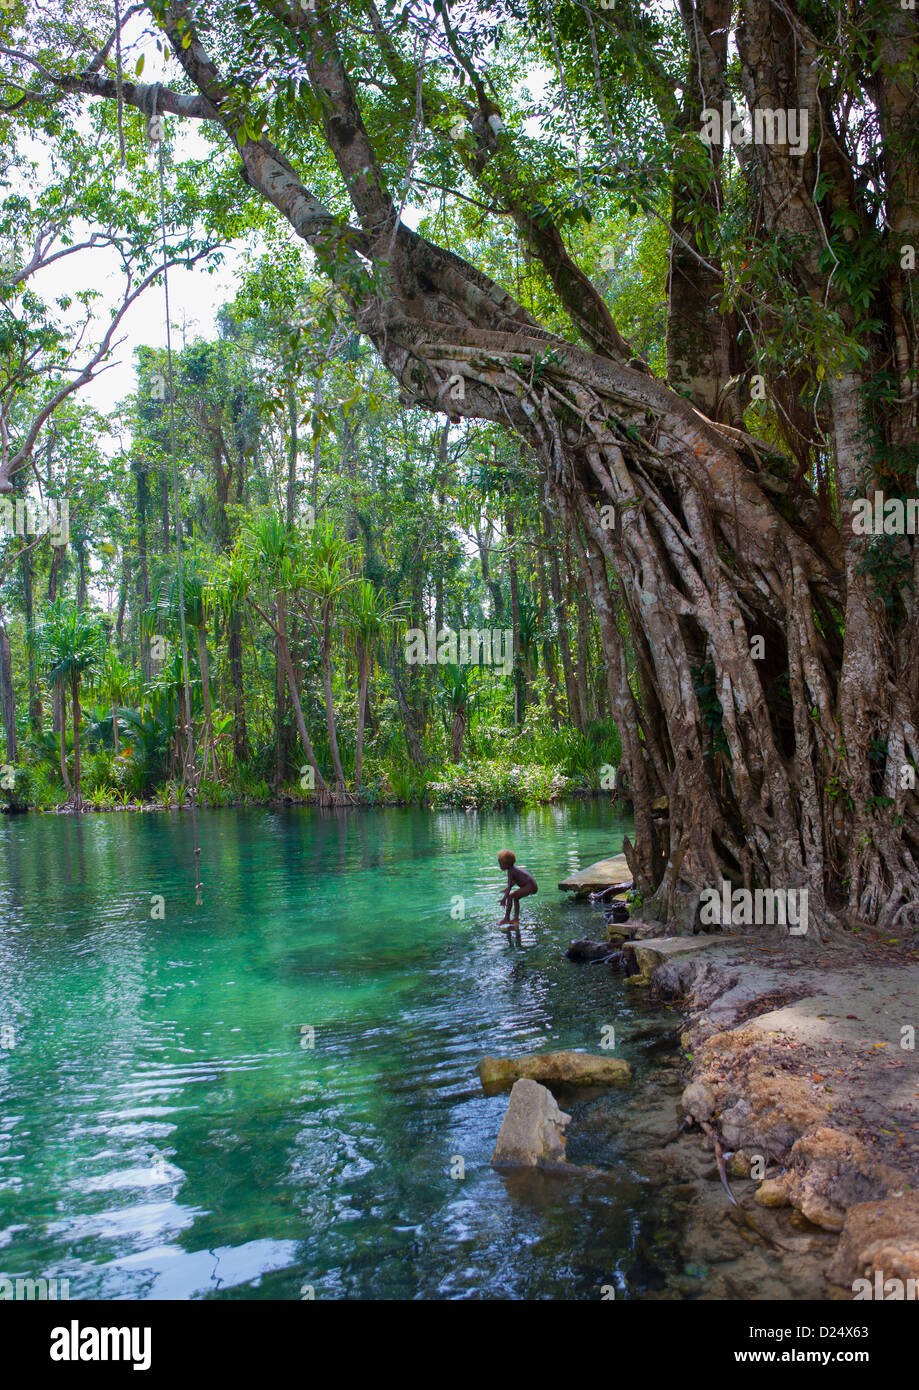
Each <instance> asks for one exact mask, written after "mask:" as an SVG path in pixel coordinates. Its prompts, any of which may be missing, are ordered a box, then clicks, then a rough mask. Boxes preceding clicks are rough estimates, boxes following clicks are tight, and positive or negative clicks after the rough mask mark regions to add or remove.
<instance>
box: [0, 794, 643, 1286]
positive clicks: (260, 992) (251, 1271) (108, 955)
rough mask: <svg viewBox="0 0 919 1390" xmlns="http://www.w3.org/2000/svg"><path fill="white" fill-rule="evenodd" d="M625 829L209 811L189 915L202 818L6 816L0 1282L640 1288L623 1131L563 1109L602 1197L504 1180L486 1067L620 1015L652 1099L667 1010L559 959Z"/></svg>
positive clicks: (0, 916)
mask: <svg viewBox="0 0 919 1390" xmlns="http://www.w3.org/2000/svg"><path fill="white" fill-rule="evenodd" d="M629 828H630V827H629V826H628V825H625V824H623V823H620V822H616V821H614V820H612V819H611V816H610V810H609V807H608V805H600V804H591V805H584V806H572V807H567V808H543V809H539V810H536V811H532V812H528V813H524V814H521V815H517V814H513V813H508V814H468V815H463V814H456V813H450V814H433V813H428V812H421V811H417V812H416V811H406V810H392V811H380V812H357V811H353V812H343V813H330V814H323V813H320V812H317V811H312V810H304V809H299V808H293V809H290V810H288V811H271V810H253V811H235V810H234V811H219V812H208V813H204V814H202V816H201V817H200V836H201V844H202V849H203V860H202V863H203V873H202V877H203V879H204V883H205V893H204V906H203V907H202V908H197V909H196V908H195V906H194V891H193V886H192V885H193V882H194V880H193V876H192V869H191V860H192V853H191V851H192V844H191V830H190V824H189V820H188V817H187V816H183V815H179V814H177V813H176V814H173V815H168V814H164V815H146V814H145V815H132V814H119V815H87V816H85V817H84V818H83V819H82V820H75V819H72V818H69V817H68V818H64V817H52V816H44V817H38V816H28V817H17V818H9V817H4V818H0V1029H3V1028H5V1029H6V1030H7V1031H6V1032H5V1033H0V1038H3V1039H5V1042H6V1046H5V1048H4V1049H3V1050H2V1051H0V1275H3V1276H5V1277H8V1278H16V1277H37V1276H44V1277H45V1278H58V1279H64V1278H66V1279H69V1280H70V1296H71V1297H72V1298H106V1299H108V1298H125V1297H128V1298H146V1297H153V1298H200V1297H237V1298H281V1299H297V1298H301V1297H304V1296H308V1295H309V1291H310V1288H312V1290H313V1292H314V1296H315V1297H316V1298H341V1297H351V1298H355V1297H358V1298H360V1297H363V1298H417V1297H421V1298H479V1297H497V1298H598V1297H599V1296H600V1292H599V1290H600V1286H601V1285H602V1284H613V1285H615V1286H616V1287H617V1289H618V1290H619V1292H617V1296H620V1294H621V1293H622V1292H625V1293H627V1294H631V1295H633V1296H640V1295H641V1293H642V1292H643V1289H644V1288H645V1287H646V1286H647V1282H648V1279H649V1278H650V1279H651V1281H652V1284H653V1282H654V1278H655V1277H656V1273H655V1272H654V1271H652V1273H651V1275H649V1274H648V1272H647V1270H646V1269H645V1266H644V1262H643V1261H642V1260H638V1261H637V1262H636V1248H637V1246H638V1245H639V1244H640V1243H641V1242H640V1232H641V1229H642V1221H643V1220H645V1222H647V1220H653V1214H652V1215H651V1216H649V1214H648V1212H649V1209H648V1201H649V1198H648V1193H647V1185H646V1184H645V1183H644V1182H643V1180H642V1179H641V1177H640V1175H639V1174H637V1173H636V1172H635V1171H633V1165H632V1164H631V1163H630V1162H627V1161H626V1160H625V1159H624V1158H623V1154H622V1152H621V1151H620V1149H619V1148H618V1147H617V1144H618V1142H619V1141H617V1138H616V1132H615V1126H609V1125H604V1126H599V1127H598V1126H597V1125H596V1124H594V1125H593V1126H591V1125H590V1124H589V1123H586V1122H585V1123H581V1121H582V1120H583V1119H584V1117H585V1116H586V1117H587V1118H588V1119H589V1114H590V1105H589V1104H587V1103H584V1104H581V1105H576V1106H575V1108H574V1114H575V1118H574V1121H573V1123H572V1125H571V1127H570V1130H569V1156H570V1157H572V1158H573V1159H575V1161H578V1162H593V1163H599V1164H600V1165H601V1166H603V1167H606V1168H608V1169H609V1170H610V1178H609V1179H608V1180H604V1181H603V1182H601V1183H600V1184H599V1185H598V1184H594V1185H593V1187H591V1186H590V1185H589V1184H585V1183H583V1182H575V1183H570V1182H566V1181H563V1180H559V1179H555V1180H551V1181H549V1180H546V1179H541V1180H536V1181H535V1182H523V1183H522V1182H520V1181H516V1180H510V1179H506V1178H502V1177H499V1176H498V1175H497V1174H496V1173H494V1172H493V1171H492V1169H491V1168H490V1167H489V1157H490V1154H491V1150H492V1148H493V1146H494V1140H495V1136H496V1134H497V1130H498V1128H499V1125H500V1122H501V1118H502V1115H503V1113H504V1109H505V1106H506V1097H502V1096H496V1097H491V1098H487V1097H484V1096H483V1095H482V1094H481V1092H480V1089H479V1086H478V1082H477V1077H476V1071H475V1067H476V1063H477V1061H478V1059H479V1058H480V1057H481V1056H482V1055H483V1054H485V1053H492V1054H494V1053H505V1052H512V1051H518V1050H522V1051H527V1050H530V1051H533V1050H537V1049H549V1048H560V1047H568V1046H576V1047H582V1048H583V1047H586V1048H592V1049H594V1050H599V1045H600V1037H601V1034H600V1030H601V1028H602V1026H603V1025H604V1024H610V1023H612V1024H613V1025H614V1027H615V1028H616V1038H617V1054H616V1055H619V1056H624V1057H627V1058H629V1059H630V1060H631V1061H632V1062H633V1064H634V1066H635V1068H636V1080H637V1082H638V1083H639V1084H640V1078H641V1071H642V1067H643V1066H644V1067H647V1066H648V1065H650V1063H649V1061H648V1059H647V1057H646V1055H645V1054H646V1051H647V1050H648V1049H649V1048H650V1047H652V1046H653V1044H649V1043H648V1042H647V1038H648V1036H649V1032H648V1030H649V1021H653V1018H654V1011H653V1010H652V1009H651V1006H649V1005H647V1004H646V1003H644V1002H636V1001H635V999H634V998H633V997H629V996H630V994H633V992H631V991H627V990H626V989H625V987H624V985H623V982H622V979H621V977H613V976H611V975H610V973H609V972H608V971H607V970H606V969H604V968H601V967H584V966H576V965H573V964H572V963H571V962H569V961H567V960H565V959H564V956H563V951H564V947H565V945H566V944H567V942H568V940H569V939H571V937H573V936H579V935H583V934H584V933H585V931H593V932H596V931H597V930H598V925H599V919H598V916H597V914H596V910H593V909H590V908H587V907H585V906H583V905H580V906H578V905H575V904H573V903H571V902H569V901H568V900H567V899H565V898H564V896H563V895H562V894H560V893H559V892H558V890H557V887H556V885H557V882H558V880H559V879H560V878H562V877H564V876H566V874H567V873H568V871H569V870H570V869H574V868H578V867H583V866H584V865H586V864H589V863H590V862H591V861H593V860H595V859H598V858H601V857H605V856H606V855H608V854H610V853H612V852H615V851H617V850H618V849H619V848H620V845H621V840H622V835H623V833H624V832H626V831H628V829H629ZM506 845H509V846H511V847H512V848H514V849H515V850H516V852H517V855H518V859H519V861H520V862H521V863H522V864H523V865H524V866H525V867H527V868H528V869H529V870H530V871H531V872H532V873H534V874H535V876H536V878H537V880H538V881H539V886H540V892H539V895H538V896H537V897H536V898H535V899H530V900H525V901H524V904H523V916H522V920H523V949H522V950H517V949H516V948H514V947H510V946H508V943H507V940H506V937H505V936H504V935H503V933H501V932H500V931H497V930H495V927H494V923H495V922H496V920H497V918H498V916H499V915H500V910H499V908H498V903H497V899H498V896H499V894H500V893H501V891H502V889H503V884H504V880H503V876H502V875H501V873H500V871H499V870H498V868H497V865H496V863H495V857H496V854H497V851H498V850H499V849H501V848H504V847H505V846H506ZM155 895H158V897H160V898H162V899H163V908H164V914H165V915H164V916H163V917H162V920H159V918H158V917H157V916H154V917H151V912H153V913H154V914H155V913H156V912H157V900H158V898H157V896H155ZM460 898H462V899H463V901H460V900H459V899H460ZM302 1028H311V1029H313V1030H314V1031H313V1033H312V1034H310V1033H308V1032H301V1029H302ZM10 1029H12V1030H13V1032H12V1033H10V1031H9V1030H10ZM639 1032H641V1033H642V1034H643V1039H639V1038H638V1036H637V1035H638V1033H639ZM310 1042H312V1046H310ZM10 1044H12V1045H10ZM604 1103H605V1104H606V1105H607V1106H609V1105H610V1104H611V1103H612V1104H615V1101H613V1102H611V1101H610V1099H609V1098H607V1099H606V1100H605V1102H604ZM458 1159H461V1160H462V1165H461V1164H460V1163H459V1162H458ZM461 1169H462V1170H463V1171H464V1176H458V1175H457V1174H458V1173H459V1172H460V1171H461Z"/></svg>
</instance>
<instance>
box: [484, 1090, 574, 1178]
mask: <svg viewBox="0 0 919 1390" xmlns="http://www.w3.org/2000/svg"><path fill="white" fill-rule="evenodd" d="M570 1119H571V1116H570V1115H566V1114H565V1112H564V1111H563V1110H560V1109H559V1107H558V1103H557V1101H556V1099H555V1097H554V1096H553V1095H552V1092H551V1091H547V1090H546V1088H545V1086H540V1085H539V1083H538V1082H536V1081H532V1080H530V1079H529V1078H523V1079H522V1080H519V1081H515V1082H514V1088H513V1090H512V1091H511V1095H510V1100H509V1102H508V1106H507V1113H506V1114H505V1116H504V1119H503V1121H502V1122H501V1129H500V1131H499V1133H498V1142H497V1143H496V1144H495V1151H494V1153H493V1154H492V1156H491V1162H492V1167H493V1168H536V1167H542V1166H545V1165H550V1166H551V1165H556V1164H559V1163H564V1162H565V1134H564V1130H565V1126H566V1125H567V1124H568V1122H569V1120H570Z"/></svg>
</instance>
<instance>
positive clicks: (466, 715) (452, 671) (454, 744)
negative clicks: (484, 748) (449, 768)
mask: <svg viewBox="0 0 919 1390" xmlns="http://www.w3.org/2000/svg"><path fill="white" fill-rule="evenodd" d="M474 669H475V668H474V667H472V666H466V665H460V664H454V663H452V662H445V663H444V664H443V665H442V666H438V668H437V678H438V685H437V701H438V704H439V705H440V709H441V713H442V715H443V719H444V726H445V728H446V729H447V731H448V733H449V735H450V758H451V760H452V761H453V762H455V763H459V762H462V759H463V744H464V742H465V740H466V730H467V729H468V727H469V720H470V717H471V715H472V710H473V708H474V706H475V704H476V701H477V698H478V691H475V690H472V689H471V688H470V684H469V679H470V676H471V673H472V671H473V670H474Z"/></svg>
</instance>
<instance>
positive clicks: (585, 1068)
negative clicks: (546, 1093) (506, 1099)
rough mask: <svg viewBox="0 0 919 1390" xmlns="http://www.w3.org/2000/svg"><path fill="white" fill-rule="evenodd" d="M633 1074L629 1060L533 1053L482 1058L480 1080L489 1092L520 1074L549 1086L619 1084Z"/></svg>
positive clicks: (583, 1055) (501, 1086)
mask: <svg viewBox="0 0 919 1390" xmlns="http://www.w3.org/2000/svg"><path fill="white" fill-rule="evenodd" d="M631 1075H632V1069H631V1067H630V1066H629V1064H628V1062H622V1061H620V1060H619V1058H618V1057H597V1056H595V1055H594V1054H593V1053H591V1052H533V1053H531V1054H530V1055H529V1056H528V1057H483V1058H482V1060H481V1062H480V1063H479V1079H480V1081H481V1082H482V1085H483V1087H484V1088H485V1089H486V1090H490V1091H503V1090H506V1089H507V1087H508V1086H511V1085H513V1083H514V1082H515V1081H518V1080H519V1079H520V1078H521V1077H526V1078H529V1079H530V1080H532V1081H545V1082H548V1083H549V1084H550V1085H552V1084H557V1085H567V1086H621V1085H624V1084H625V1082H627V1081H628V1080H629V1079H630V1077H631Z"/></svg>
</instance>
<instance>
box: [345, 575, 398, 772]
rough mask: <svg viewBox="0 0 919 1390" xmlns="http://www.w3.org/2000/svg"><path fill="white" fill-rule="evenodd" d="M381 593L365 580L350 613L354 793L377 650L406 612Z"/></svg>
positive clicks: (361, 766)
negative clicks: (354, 691)
mask: <svg viewBox="0 0 919 1390" xmlns="http://www.w3.org/2000/svg"><path fill="white" fill-rule="evenodd" d="M385 597H386V596H385V594H384V592H383V590H382V589H375V588H374V587H373V585H372V584H370V583H369V582H368V581H367V580H366V579H362V580H360V581H359V582H358V583H357V584H356V585H355V586H354V588H353V589H352V590H351V612H350V616H349V619H348V625H349V627H350V629H351V632H352V634H353V636H354V641H355V645H356V647H357V670H358V681H357V683H358V696H357V739H356V743H355V751H354V789H355V791H360V788H361V778H362V776H363V770H364V719H365V715H366V710H367V687H368V685H369V683H370V677H371V675H372V674H373V664H374V661H375V660H376V654H377V646H378V644H379V642H380V639H381V637H382V636H383V633H384V632H385V631H386V629H387V628H388V627H392V626H393V625H394V624H395V623H397V622H398V621H399V620H400V619H401V617H402V615H403V612H404V610H405V608H406V605H405V604H404V603H396V604H393V605H391V606H389V607H387V606H386V603H385Z"/></svg>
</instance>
